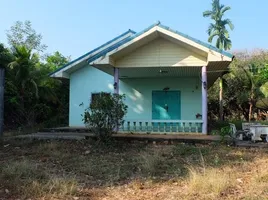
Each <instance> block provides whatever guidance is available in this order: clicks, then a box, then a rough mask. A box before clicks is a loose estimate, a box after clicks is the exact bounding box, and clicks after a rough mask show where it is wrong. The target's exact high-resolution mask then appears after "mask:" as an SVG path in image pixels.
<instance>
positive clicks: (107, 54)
mask: <svg viewBox="0 0 268 200" xmlns="http://www.w3.org/2000/svg"><path fill="white" fill-rule="evenodd" d="M159 37H161V38H164V39H166V40H169V41H170V42H172V43H176V44H178V45H180V46H182V47H185V48H187V49H189V50H191V51H193V52H195V53H197V54H198V55H200V56H203V57H204V58H206V65H207V66H208V67H209V68H210V67H211V68H213V70H216V69H225V70H226V69H227V66H228V65H229V63H230V62H231V61H232V59H233V55H232V54H230V53H228V52H226V51H222V50H219V49H218V48H216V47H214V46H212V45H210V44H208V43H205V42H202V41H200V40H197V39H195V38H192V37H190V36H188V35H186V34H183V33H181V32H178V31H175V30H172V29H170V28H169V27H167V26H164V25H162V24H160V22H158V23H156V24H153V25H151V26H149V27H148V28H146V29H145V30H143V31H141V32H139V33H135V32H134V31H132V30H129V31H127V32H125V33H123V34H122V35H120V36H118V37H116V38H114V39H113V40H111V41H109V42H107V43H105V44H104V45H102V46H100V47H98V48H96V49H94V50H93V51H90V52H88V53H87V54H85V55H83V56H81V57H79V58H77V59H75V60H74V61H72V62H70V63H68V64H67V65H65V66H63V67H61V68H59V69H58V70H56V71H55V72H53V73H51V74H50V76H51V77H62V78H69V74H70V73H72V72H73V71H75V70H77V69H79V68H80V67H83V66H84V65H85V64H86V63H89V64H90V65H93V66H95V67H97V68H99V69H100V70H102V71H104V72H106V73H109V74H112V73H113V72H112V69H111V67H114V66H116V64H115V61H116V60H117V59H119V58H122V57H124V56H125V55H127V54H129V53H131V52H132V51H134V50H136V49H137V48H139V47H141V46H143V45H145V44H147V43H149V42H151V41H153V40H155V39H157V38H159ZM150 67H153V68H154V69H155V68H156V67H171V66H170V65H163V66H150ZM173 67H180V68H181V69H178V70H183V69H184V68H185V67H195V68H196V67H198V64H196V65H193V66H191V65H190V64H185V66H182V65H181V64H178V65H174V66H173ZM199 67H201V65H200V66H199ZM153 68H152V69H151V70H153ZM133 70H134V69H133ZM133 70H129V71H128V73H129V72H130V71H133ZM139 70H140V71H142V69H139ZM143 70H146V66H145V69H143ZM155 70H156V71H159V70H161V69H159V68H158V69H155ZM174 70H175V69H174ZM189 70H194V71H195V70H196V69H194V68H192V69H189ZM121 71H122V72H123V71H124V70H123V69H122V70H121ZM123 73H124V72H123ZM215 75H216V74H215ZM123 76H124V75H123ZM126 76H127V75H126Z"/></svg>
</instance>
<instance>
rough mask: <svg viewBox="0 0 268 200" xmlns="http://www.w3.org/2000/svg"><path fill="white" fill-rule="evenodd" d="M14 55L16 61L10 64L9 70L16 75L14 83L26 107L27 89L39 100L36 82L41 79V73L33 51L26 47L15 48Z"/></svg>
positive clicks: (22, 103)
mask: <svg viewBox="0 0 268 200" xmlns="http://www.w3.org/2000/svg"><path fill="white" fill-rule="evenodd" d="M13 55H14V57H15V59H14V61H12V62H11V63H9V65H8V66H9V68H10V69H11V70H12V72H13V73H14V74H13V75H14V76H13V78H14V79H13V83H14V84H15V85H16V87H17V89H18V93H19V96H20V100H21V105H22V107H24V97H25V89H26V88H31V89H32V91H34V92H33V93H34V94H35V97H36V98H37V99H38V97H39V95H38V92H39V91H38V86H37V83H36V81H37V80H38V78H39V71H38V70H36V67H35V64H36V62H35V59H34V56H33V54H32V53H31V50H28V49H27V48H26V47H25V46H15V47H14V52H13Z"/></svg>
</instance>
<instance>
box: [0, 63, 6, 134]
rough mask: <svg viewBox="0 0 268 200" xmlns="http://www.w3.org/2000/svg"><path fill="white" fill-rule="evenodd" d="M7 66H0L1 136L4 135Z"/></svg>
mask: <svg viewBox="0 0 268 200" xmlns="http://www.w3.org/2000/svg"><path fill="white" fill-rule="evenodd" d="M4 86H5V68H3V67H0V137H1V136H3V135H4V92H5V90H4Z"/></svg>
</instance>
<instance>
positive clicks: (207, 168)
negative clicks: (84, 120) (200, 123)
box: [0, 139, 268, 200]
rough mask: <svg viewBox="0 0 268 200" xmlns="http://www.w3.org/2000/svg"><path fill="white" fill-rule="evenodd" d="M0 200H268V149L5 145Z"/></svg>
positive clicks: (0, 144)
mask: <svg viewBox="0 0 268 200" xmlns="http://www.w3.org/2000/svg"><path fill="white" fill-rule="evenodd" d="M0 199H75V200H77V199H93V200H98V199H107V200H110V199H122V200H123V199H124V200H126V199H128V200H132V199H133V200H134V199H135V200H136V199H137V200H138V199H139V200H143V199H148V200H150V199H159V200H162V199H195V200H197V199H204V200H205V199H206V200H207V199H250V200H251V199H256V200H257V199H258V200H259V199H268V149H267V148H237V147H230V146H226V145H221V144H219V143H211V144H210V145H198V144H197V145H189V144H173V145H167V144H163V143H156V144H152V143H151V144H146V143H144V142H124V141H121V142H113V143H110V144H101V143H98V142H95V141H86V140H81V141H55V140H54V141H49V140H47V141H45V140H42V141H39V140H30V139H24V140H22V139H19V140H18V139H17V140H14V139H13V140H3V141H0Z"/></svg>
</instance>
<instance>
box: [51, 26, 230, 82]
mask: <svg viewBox="0 0 268 200" xmlns="http://www.w3.org/2000/svg"><path fill="white" fill-rule="evenodd" d="M156 26H157V27H160V28H162V29H164V30H167V31H170V32H172V33H175V34H176V35H178V36H181V37H184V38H186V39H188V40H190V41H192V42H194V43H196V44H198V45H201V46H203V47H205V48H207V49H209V50H212V51H214V52H217V53H220V54H221V55H224V56H226V57H228V58H230V59H232V58H233V57H234V56H233V55H232V54H231V53H229V52H226V51H223V50H220V49H218V48H216V47H214V46H212V45H211V44H209V43H206V42H202V41H200V40H198V39H196V38H193V37H191V36H189V35H187V34H184V33H181V32H179V31H176V30H173V29H171V28H169V27H168V26H165V25H162V24H161V23H160V22H157V23H155V24H152V25H151V26H149V27H147V28H146V29H144V30H143V31H141V32H138V33H136V32H135V31H132V30H131V29H129V30H128V31H127V32H125V33H123V34H121V35H119V36H118V37H116V38H114V39H112V40H110V41H108V42H107V43H105V44H103V45H101V46H100V47H98V48H96V49H94V50H92V51H90V52H88V53H86V54H84V55H83V56H81V57H79V58H77V59H75V60H73V61H71V62H69V63H67V64H66V65H64V66H62V67H60V68H59V69H57V70H56V71H54V72H52V73H51V74H50V76H51V77H58V76H55V75H56V73H57V72H60V71H65V70H66V69H69V68H70V66H71V65H73V64H74V63H76V62H78V63H79V61H82V60H84V59H86V61H87V63H91V62H93V61H95V60H97V59H98V58H100V57H103V56H105V55H106V54H107V53H109V52H111V51H113V50H116V49H118V48H119V47H121V46H122V45H124V44H126V43H128V42H131V41H132V40H134V39H135V38H137V37H139V36H141V35H143V34H144V33H146V32H148V31H149V30H151V29H152V28H154V27H156ZM116 40H118V41H116Z"/></svg>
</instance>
